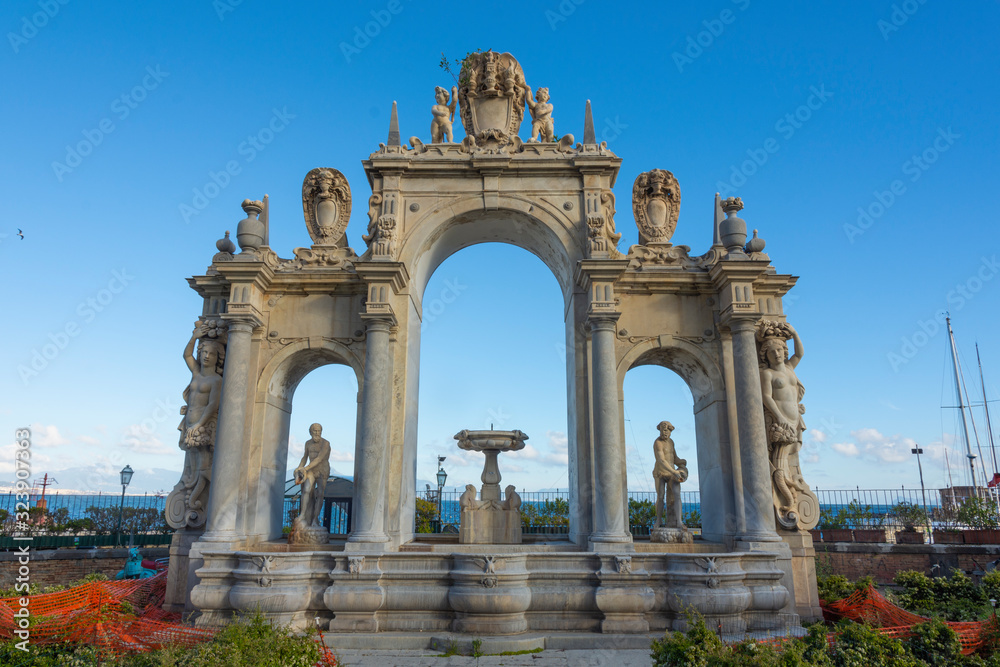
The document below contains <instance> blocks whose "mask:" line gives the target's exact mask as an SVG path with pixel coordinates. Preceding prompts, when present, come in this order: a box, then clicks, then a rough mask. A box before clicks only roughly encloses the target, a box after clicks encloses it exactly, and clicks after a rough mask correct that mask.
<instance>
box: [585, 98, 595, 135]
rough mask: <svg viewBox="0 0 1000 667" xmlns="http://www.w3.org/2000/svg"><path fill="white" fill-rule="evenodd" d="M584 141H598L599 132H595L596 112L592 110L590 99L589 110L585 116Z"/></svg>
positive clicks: (588, 102) (588, 101)
mask: <svg viewBox="0 0 1000 667" xmlns="http://www.w3.org/2000/svg"><path fill="white" fill-rule="evenodd" d="M583 143H584V144H596V143H597V134H596V133H595V132H594V114H593V112H591V110H590V100H587V111H586V112H585V113H584V116H583Z"/></svg>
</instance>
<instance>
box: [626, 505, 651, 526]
mask: <svg viewBox="0 0 1000 667" xmlns="http://www.w3.org/2000/svg"><path fill="white" fill-rule="evenodd" d="M655 520H656V505H654V504H653V502H652V501H651V500H634V499H632V498H629V501H628V525H629V526H631V527H632V528H652V527H653V522H654V521H655Z"/></svg>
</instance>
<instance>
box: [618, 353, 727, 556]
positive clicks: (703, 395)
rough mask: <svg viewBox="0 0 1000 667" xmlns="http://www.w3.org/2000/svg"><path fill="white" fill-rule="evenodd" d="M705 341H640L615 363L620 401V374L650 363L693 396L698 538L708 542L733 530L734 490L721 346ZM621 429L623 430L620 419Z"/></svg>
mask: <svg viewBox="0 0 1000 667" xmlns="http://www.w3.org/2000/svg"><path fill="white" fill-rule="evenodd" d="M707 345H711V346H712V347H711V348H710V349H706V346H705V345H697V344H695V343H692V342H690V341H687V340H684V339H681V338H675V337H673V336H659V337H657V338H652V339H647V340H644V341H640V342H638V343H636V344H635V345H634V346H633V347H632V348H630V349H629V350H628V351H627V352H626V353H625V354H624V355H623V356H622V358H621V360H620V361H619V363H618V387H619V392H620V393H619V395H620V396H621V397H622V400H623V401H624V383H625V374H626V373H627V372H628V371H629V370H631V369H632V368H635V367H637V366H649V365H653V366H661V367H663V368H666V369H668V370H670V371H673V372H674V373H676V374H677V375H679V376H680V377H681V379H683V380H684V382H685V383H686V384H687V386H688V389H690V390H691V395H692V398H693V399H694V421H695V443H696V449H697V455H698V487H699V492H700V496H701V518H702V536H703V537H704V539H706V540H708V541H712V542H725V541H727V540H728V539H729V538H731V536H732V535H734V534H735V533H736V530H737V519H736V505H735V502H734V493H735V491H734V487H733V484H732V483H731V482H730V481H729V480H732V479H733V474H734V472H733V460H732V446H731V443H730V440H729V415H728V404H727V401H726V387H725V380H724V378H723V372H722V363H721V358H720V357H721V354H722V353H721V348H719V347H718V341H713V342H711V343H708V344H707ZM621 413H622V414H624V410H622V411H621ZM621 428H622V432H623V434H624V428H625V425H624V423H622V425H621ZM623 437H624V435H623ZM650 444H652V443H650Z"/></svg>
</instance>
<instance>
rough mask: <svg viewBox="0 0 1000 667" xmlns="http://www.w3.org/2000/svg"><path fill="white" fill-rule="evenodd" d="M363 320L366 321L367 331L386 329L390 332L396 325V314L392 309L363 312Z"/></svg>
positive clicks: (385, 330)
mask: <svg viewBox="0 0 1000 667" xmlns="http://www.w3.org/2000/svg"><path fill="white" fill-rule="evenodd" d="M361 321H362V322H364V323H365V329H366V330H367V331H384V332H386V333H389V330H390V329H392V327H394V326H396V315H395V314H394V313H393V312H392V309H388V310H387V311H386V312H378V313H361Z"/></svg>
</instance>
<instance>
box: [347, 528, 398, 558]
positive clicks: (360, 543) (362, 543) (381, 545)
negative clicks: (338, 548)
mask: <svg viewBox="0 0 1000 667" xmlns="http://www.w3.org/2000/svg"><path fill="white" fill-rule="evenodd" d="M388 544H389V536H388V535H385V534H383V535H378V534H376V533H368V534H362V535H351V536H350V537H348V538H347V542H345V543H344V551H348V552H351V553H359V552H360V553H381V552H384V551H385V550H386V547H387V546H388Z"/></svg>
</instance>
